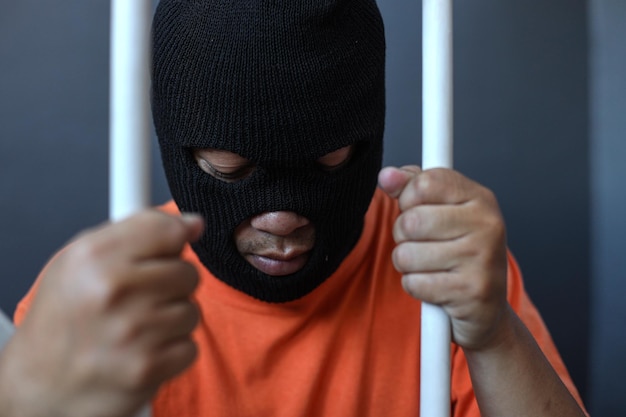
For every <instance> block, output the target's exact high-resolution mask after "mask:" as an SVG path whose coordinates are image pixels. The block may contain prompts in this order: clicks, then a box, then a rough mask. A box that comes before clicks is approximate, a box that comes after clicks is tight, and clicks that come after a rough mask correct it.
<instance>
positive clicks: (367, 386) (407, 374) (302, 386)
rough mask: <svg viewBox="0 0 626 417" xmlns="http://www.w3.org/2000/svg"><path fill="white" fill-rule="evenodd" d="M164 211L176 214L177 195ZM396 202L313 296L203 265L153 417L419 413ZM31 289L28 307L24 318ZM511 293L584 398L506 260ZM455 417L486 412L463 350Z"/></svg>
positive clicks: (372, 218)
mask: <svg viewBox="0 0 626 417" xmlns="http://www.w3.org/2000/svg"><path fill="white" fill-rule="evenodd" d="M163 209H164V210H165V211H167V212H170V213H177V212H178V209H177V208H176V206H175V204H174V203H173V202H170V203H168V204H167V205H165V206H164V207H163ZM397 215H398V208H397V205H396V203H395V201H394V200H392V199H390V198H388V197H387V196H386V195H385V194H384V193H382V192H381V191H379V190H377V192H376V194H375V196H374V199H373V202H372V205H371V206H370V209H369V211H368V213H367V217H366V222H365V228H364V230H363V234H362V237H361V239H360V240H359V242H358V244H357V245H356V247H355V248H354V249H353V250H352V252H351V253H350V255H349V256H348V257H347V258H346V259H345V260H344V262H343V263H342V264H341V266H340V267H339V269H338V270H337V271H336V272H335V273H334V274H333V275H332V276H331V277H330V278H329V279H328V280H327V281H325V282H324V283H323V284H322V285H321V286H320V287H318V288H317V289H316V290H314V291H313V292H311V293H310V294H308V295H306V296H305V297H303V298H301V299H298V300H295V301H291V302H288V303H283V304H270V303H265V302H261V301H258V300H256V299H254V298H252V297H250V296H248V295H246V294H244V293H241V292H239V291H237V290H235V289H233V288H231V287H229V286H227V285H226V284H224V283H223V282H221V281H219V280H218V279H216V278H214V277H213V276H212V275H211V274H210V273H209V272H208V271H207V269H206V268H204V266H202V264H201V263H200V262H199V261H198V259H197V257H196V255H195V253H194V252H193V250H192V249H191V248H190V247H189V246H187V247H186V248H185V250H184V252H183V255H182V256H183V258H185V259H187V260H188V261H189V262H191V263H193V264H194V265H196V266H197V269H198V271H199V273H200V285H199V287H198V289H197V292H196V298H197V301H198V303H199V304H200V306H201V309H202V320H201V324H200V325H199V326H198V328H197V329H196V331H195V339H196V341H197V344H198V347H199V356H198V359H197V361H196V362H195V363H194V364H193V365H192V366H191V367H190V368H189V369H188V370H187V371H185V372H184V373H183V374H181V375H180V376H178V377H176V378H175V379H173V380H172V381H170V382H168V383H166V384H164V385H163V386H162V388H161V389H160V391H159V393H158V395H157V396H156V398H155V399H154V401H153V405H152V406H153V408H152V413H153V415H154V416H155V417H208V416H215V417H219V416H224V417H226V416H228V417H233V416H250V417H253V416H254V417H260V416H272V417H294V416H324V417H347V416H358V417H368V416H371V417H380V416H387V417H390V416H393V417H400V416H407V417H408V416H416V415H417V413H418V410H419V392H420V390H419V385H420V378H419V375H420V361H419V357H420V352H419V351H420V303H419V302H418V301H416V300H415V299H413V298H411V297H410V296H409V295H407V294H406V293H405V292H404V291H403V289H402V287H401V284H400V274H399V273H398V272H397V271H396V270H395V269H394V267H393V265H392V262H391V257H390V253H391V251H392V249H393V247H394V246H395V244H394V241H393V238H392V235H391V231H392V225H393V222H394V220H395V218H396V217H397ZM32 296H33V291H32V290H31V292H30V293H29V294H28V295H27V296H26V298H25V299H24V300H23V301H22V302H21V303H20V304H19V306H18V310H17V312H16V320H17V321H19V320H21V319H22V318H23V316H24V314H25V312H26V310H27V307H28V305H29V303H30V302H31V299H32ZM508 298H509V302H510V304H511V305H512V307H513V308H514V309H515V311H516V312H517V314H518V315H519V316H520V317H521V318H522V320H523V321H524V323H525V324H526V326H527V327H528V328H529V330H530V331H531V332H532V334H533V335H534V336H535V338H536V340H537V342H538V343H539V345H540V346H541V348H542V349H543V351H544V353H545V355H546V356H547V358H548V359H549V361H550V362H551V363H552V366H553V367H554V368H555V369H556V371H557V373H558V374H559V375H560V376H561V378H562V379H563V381H564V382H565V384H566V385H567V386H568V388H569V389H570V391H571V392H572V393H573V394H574V396H575V397H576V398H577V399H578V401H579V402H580V398H579V396H578V393H577V392H576V389H575V387H574V386H573V384H572V381H571V379H570V377H569V375H568V373H567V370H566V369H565V366H564V364H563V362H562V360H561V358H560V356H559V354H558V352H557V350H556V348H555V346H554V344H553V342H552V339H551V337H550V335H549V333H548V331H547V329H546V327H545V325H544V323H543V321H542V319H541V317H540V316H539V314H538V312H537V310H536V309H535V307H534V306H533V304H532V302H531V301H530V300H529V298H528V296H527V294H526V292H525V291H524V288H523V283H522V278H521V274H520V271H519V269H518V267H517V265H516V263H515V261H514V259H513V258H512V257H511V256H509V273H508ZM451 392H452V398H451V401H452V403H451V407H452V408H451V409H452V416H453V417H479V416H480V413H479V411H478V406H477V404H476V400H475V397H474V394H473V391H472V386H471V381H470V378H469V373H468V369H467V363H466V361H465V358H464V355H463V352H462V350H461V349H459V348H458V347H456V346H454V345H453V347H452V391H451Z"/></svg>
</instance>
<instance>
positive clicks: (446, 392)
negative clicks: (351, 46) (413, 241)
mask: <svg viewBox="0 0 626 417" xmlns="http://www.w3.org/2000/svg"><path fill="white" fill-rule="evenodd" d="M452 101H453V100H452V0H423V2H422V168H423V169H428V168H435V167H443V168H452V138H453V128H452ZM450 339H451V334H450V321H449V319H448V316H447V315H446V313H445V312H444V311H443V309H442V308H441V307H438V306H434V305H430V304H426V303H423V304H422V335H421V348H420V349H421V358H420V380H421V383H420V416H421V417H449V416H450Z"/></svg>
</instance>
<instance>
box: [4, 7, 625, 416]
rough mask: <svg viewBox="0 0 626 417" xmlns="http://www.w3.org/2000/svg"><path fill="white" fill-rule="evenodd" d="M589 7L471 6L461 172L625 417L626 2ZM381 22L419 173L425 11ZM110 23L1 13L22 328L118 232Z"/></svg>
mask: <svg viewBox="0 0 626 417" xmlns="http://www.w3.org/2000/svg"><path fill="white" fill-rule="evenodd" d="M590 4H591V5H592V6H593V7H592V9H591V10H592V11H594V10H595V12H594V13H591V14H590V13H588V11H587V2H585V1H583V0H551V1H545V0H513V1H508V2H506V1H505V2H503V1H501V0H472V1H457V2H456V3H455V60H456V61H455V88H456V90H455V99H456V103H455V129H456V149H455V164H456V167H457V168H458V169H459V170H461V171H462V172H464V173H465V174H467V175H469V176H470V177H472V178H474V179H476V180H478V181H480V182H483V183H484V184H486V185H487V186H489V187H490V188H492V189H493V190H494V191H495V192H496V194H497V195H498V197H499V200H500V203H501V207H502V210H503V212H504V215H505V218H506V220H507V224H508V234H509V244H510V247H511V248H512V250H513V251H514V253H515V255H516V256H517V258H518V260H519V262H520V264H521V266H522V269H523V271H524V274H525V277H526V282H527V287H528V290H529V292H530V293H531V296H532V297H533V299H534V301H535V303H536V304H537V305H538V306H539V308H540V309H541V310H542V312H543V314H544V318H545V320H546V322H547V324H548V326H549V327H550V329H551V331H552V334H553V336H554V339H555V341H556V343H557V345H558V347H559V349H560V351H561V352H562V355H563V357H564V359H565V361H566V363H567V365H568V367H569V369H570V370H571V373H572V375H573V377H574V379H575V381H576V383H577V385H578V386H579V388H580V389H581V391H582V392H583V394H585V397H586V398H588V399H589V403H590V404H591V405H592V407H593V410H594V411H596V410H597V411H596V413H598V412H599V410H602V414H601V415H604V416H622V415H626V407H624V406H622V407H621V408H619V407H620V405H619V404H618V403H617V401H616V400H613V401H611V399H612V398H614V397H615V396H616V395H617V393H618V392H619V390H620V388H619V385H618V384H617V382H619V381H618V380H617V378H618V377H619V376H620V375H623V374H624V372H623V371H624V369H623V365H622V366H621V371H622V372H619V367H616V366H615V362H616V361H620V362H623V361H621V358H620V357H619V356H618V353H619V351H620V350H623V347H624V344H625V342H624V340H625V338H624V336H619V335H617V332H615V331H614V329H615V327H616V326H613V325H612V324H613V323H616V324H617V323H620V322H621V323H623V322H624V316H625V315H626V313H625V308H626V306H624V303H621V304H622V305H621V306H620V304H619V301H620V300H619V292H618V291H615V288H618V286H619V274H618V272H617V271H618V270H619V268H620V266H623V262H624V261H623V257H621V258H620V257H619V248H620V247H623V245H619V243H624V240H625V236H626V233H624V229H623V227H624V226H621V227H622V228H621V229H619V227H616V225H620V224H622V223H624V222H622V223H620V218H619V217H618V213H619V211H618V210H619V207H623V204H622V205H619V202H622V203H623V202H624V193H623V192H621V193H620V192H619V191H620V187H619V183H620V181H619V174H622V177H624V168H621V171H620V167H619V162H618V161H619V157H620V155H623V152H624V145H623V144H621V152H620V149H619V146H620V142H619V139H618V137H619V136H620V134H621V135H623V134H624V133H625V132H626V127H625V126H624V122H623V120H624V118H623V117H620V114H619V110H623V109H624V108H625V104H626V103H624V101H623V100H624V97H625V96H626V94H624V79H623V77H622V76H621V74H623V73H625V71H624V52H623V48H622V47H621V45H620V43H619V41H617V39H626V36H625V35H626V33H624V28H623V25H622V26H621V27H620V22H624V18H625V17H626V16H625V14H624V2H623V0H613V1H611V0H592V1H591V2H590ZM379 5H380V7H381V10H382V12H383V15H384V17H385V20H386V26H387V29H386V31H387V37H388V45H389V46H388V76H387V78H388V117H387V134H386V143H387V150H386V155H385V158H386V161H387V162H388V163H394V164H399V163H410V162H417V161H419V159H420V149H419V147H420V145H419V137H420V129H421V126H420V115H421V110H420V107H421V105H420V96H421V88H420V85H419V83H420V81H419V80H420V69H419V68H420V59H421V58H420V30H421V29H420V27H421V24H420V19H421V13H420V7H421V4H420V2H419V1H413V0H379ZM108 7H109V2H108V1H105V0H92V1H89V2H84V1H79V0H60V1H58V2H53V3H48V2H40V1H35V0H20V1H19V2H9V3H7V4H6V5H4V8H3V10H2V12H1V14H0V120H1V122H0V192H1V193H2V194H1V197H0V213H1V214H2V216H0V231H1V233H2V235H1V236H2V238H1V239H0V257H1V259H0V260H1V262H2V265H3V274H2V276H1V277H0V307H2V309H4V310H5V311H12V310H13V308H14V306H15V303H16V301H17V300H18V299H19V297H20V295H21V294H22V293H23V292H24V291H26V289H27V288H28V287H29V285H30V283H31V282H32V280H33V279H34V277H35V276H36V274H37V272H38V271H39V269H40V268H41V266H42V265H43V264H44V263H45V261H46V260H47V258H48V257H49V256H50V255H51V254H52V252H53V251H54V249H55V248H58V247H59V246H60V245H62V244H63V243H64V242H65V241H66V240H67V239H68V238H70V237H71V236H72V235H73V234H74V233H75V232H77V231H78V230H80V229H82V228H84V227H88V226H91V225H94V224H96V223H98V222H101V221H103V220H105V219H106V216H107V213H106V207H107V198H106V194H107V144H106V141H107V117H108V114H107V113H108V110H107V93H108V91H107V89H108V85H107V83H108V79H107V77H108V75H107V74H108V35H107V31H108ZM616 12H619V13H621V14H619V13H618V14H616ZM591 16H593V17H594V18H593V19H592V20H591V23H592V25H591V27H592V30H591V34H592V35H593V39H594V44H593V45H592V46H593V48H591V50H590V49H589V48H588V29H587V28H588V23H587V22H588V21H587V19H589V18H590V17H591ZM620 19H621V20H620ZM605 23H606V24H607V25H606V26H605V25H604V24H605ZM609 23H611V24H609ZM620 34H621V36H620ZM588 51H591V52H590V53H589V52H588ZM588 55H589V56H588ZM616 55H619V57H620V58H619V59H614V58H615V56H616ZM589 57H591V58H593V59H592V60H591V61H590V60H589V59H588V58H589ZM589 62H592V63H593V64H594V65H592V66H591V68H592V71H591V73H589V71H588V65H589ZM620 69H621V71H620ZM620 77H622V78H621V79H620ZM620 83H621V84H620ZM589 86H591V90H588V87H589ZM588 91H590V93H591V94H589V93H588ZM618 92H621V93H618ZM620 100H621V102H620ZM590 107H591V111H590V110H589V108H590ZM590 114H591V116H593V117H592V121H593V123H592V127H591V128H590V126H589V123H588V120H589V118H590ZM589 149H592V150H593V152H592V155H593V158H590V157H589ZM153 157H154V158H155V172H156V174H155V183H154V187H153V188H154V190H153V191H154V193H153V194H154V202H161V201H164V200H165V199H166V198H167V195H168V193H167V190H166V188H165V185H164V182H163V177H162V174H161V172H160V168H159V167H158V158H157V155H156V152H155V154H154V155H153ZM592 162H593V163H592ZM590 164H591V167H590ZM590 196H593V201H595V202H596V203H597V204H594V206H593V207H592V209H593V210H590V207H591V206H590V201H592V199H591V198H590ZM620 198H621V200H619V199H620ZM592 228H593V229H592ZM591 230H593V239H590V231H591ZM590 254H593V255H594V256H593V268H592V265H591V262H590ZM620 262H622V263H621V264H620ZM623 285H624V284H622V285H621V287H619V288H622V291H621V293H622V294H623V293H624V290H623ZM592 290H593V305H594V306H595V307H594V309H593V315H592V314H591V310H590V303H591V296H590V292H592ZM609 307H610V308H612V309H616V311H618V312H619V313H621V315H620V314H617V315H615V314H614V315H609V314H608V309H609ZM620 307H621V310H620ZM591 320H592V321H591ZM596 323H604V324H598V325H596ZM592 324H593V325H592ZM592 328H593V334H594V336H596V337H595V338H594V340H593V342H591V341H590V339H589V336H590V329H592ZM618 328H619V327H618ZM590 349H591V350H590ZM590 352H591V353H590ZM590 359H591V361H590ZM588 370H591V372H589V374H590V376H591V377H592V379H590V378H588ZM589 381H591V383H592V384H593V389H592V387H591V384H589ZM588 385H589V389H588ZM622 391H623V390H622ZM618 397H619V396H618ZM620 410H621V412H620ZM599 415H600V414H599Z"/></svg>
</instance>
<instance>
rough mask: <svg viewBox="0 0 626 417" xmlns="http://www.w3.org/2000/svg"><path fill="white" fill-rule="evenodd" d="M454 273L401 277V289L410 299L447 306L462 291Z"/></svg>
mask: <svg viewBox="0 0 626 417" xmlns="http://www.w3.org/2000/svg"><path fill="white" fill-rule="evenodd" d="M459 282H460V281H459V278H458V276H456V273H454V272H430V273H412V274H405V275H403V276H402V288H404V291H406V292H407V294H409V295H410V296H411V297H413V298H415V299H417V300H421V301H423V302H425V303H429V304H435V305H448V304H450V303H451V302H452V301H453V300H455V299H456V297H458V296H459V295H458V294H459V293H461V291H462V288H461V287H462V285H460V284H459Z"/></svg>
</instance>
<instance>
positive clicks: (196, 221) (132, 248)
mask: <svg viewBox="0 0 626 417" xmlns="http://www.w3.org/2000/svg"><path fill="white" fill-rule="evenodd" d="M202 229H203V220H202V219H201V218H200V217H199V216H196V215H184V216H171V215H168V214H165V213H162V212H158V211H156V210H146V211H143V212H141V213H139V214H136V215H134V216H131V217H129V218H128V219H125V220H123V221H121V222H119V223H114V224H112V225H109V226H104V227H102V228H100V229H99V230H98V231H96V232H95V233H93V234H90V235H88V236H86V237H84V238H83V239H82V240H81V241H80V242H83V243H86V244H90V245H92V250H93V251H94V253H95V254H98V253H102V254H105V255H107V256H110V254H111V253H115V254H118V255H121V256H124V257H126V258H130V259H143V258H151V257H160V256H178V255H179V254H180V252H181V250H182V249H183V247H184V246H185V244H186V243H187V242H189V241H193V240H196V239H197V238H198V237H199V236H200V234H201V232H202Z"/></svg>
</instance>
